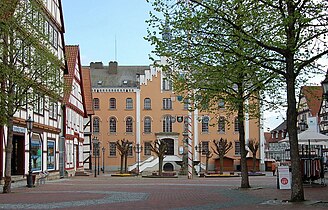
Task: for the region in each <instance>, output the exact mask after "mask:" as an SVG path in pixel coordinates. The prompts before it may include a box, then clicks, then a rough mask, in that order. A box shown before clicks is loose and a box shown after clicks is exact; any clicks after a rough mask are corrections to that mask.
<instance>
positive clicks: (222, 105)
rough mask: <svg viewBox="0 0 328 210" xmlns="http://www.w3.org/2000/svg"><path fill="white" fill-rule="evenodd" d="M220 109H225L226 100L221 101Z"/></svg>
mask: <svg viewBox="0 0 328 210" xmlns="http://www.w3.org/2000/svg"><path fill="white" fill-rule="evenodd" d="M218 107H219V109H224V107H225V102H224V99H220V100H219V103H218Z"/></svg>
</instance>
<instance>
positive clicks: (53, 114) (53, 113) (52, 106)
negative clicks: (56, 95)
mask: <svg viewBox="0 0 328 210" xmlns="http://www.w3.org/2000/svg"><path fill="white" fill-rule="evenodd" d="M57 113H58V104H57V102H55V101H50V102H49V118H52V119H57Z"/></svg>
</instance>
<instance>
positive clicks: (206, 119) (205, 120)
mask: <svg viewBox="0 0 328 210" xmlns="http://www.w3.org/2000/svg"><path fill="white" fill-rule="evenodd" d="M209 121H210V118H209V117H208V116H204V117H203V118H202V133H208V131H209V129H208V128H209Z"/></svg>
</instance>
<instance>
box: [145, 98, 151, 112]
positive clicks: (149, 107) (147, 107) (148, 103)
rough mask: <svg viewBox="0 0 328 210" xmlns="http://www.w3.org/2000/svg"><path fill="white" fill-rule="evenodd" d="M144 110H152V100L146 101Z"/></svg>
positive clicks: (147, 99) (146, 99)
mask: <svg viewBox="0 0 328 210" xmlns="http://www.w3.org/2000/svg"><path fill="white" fill-rule="evenodd" d="M144 109H148V110H149V109H151V100H150V98H145V100H144Z"/></svg>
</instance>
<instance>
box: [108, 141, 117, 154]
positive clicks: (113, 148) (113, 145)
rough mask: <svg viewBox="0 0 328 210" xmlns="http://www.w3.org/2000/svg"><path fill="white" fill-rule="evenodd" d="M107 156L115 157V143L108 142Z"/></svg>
mask: <svg viewBox="0 0 328 210" xmlns="http://www.w3.org/2000/svg"><path fill="white" fill-rule="evenodd" d="M109 156H110V157H115V156H116V142H109Z"/></svg>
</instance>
